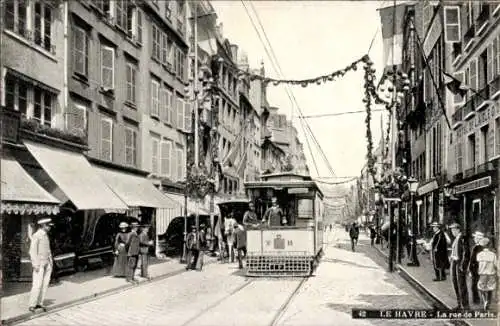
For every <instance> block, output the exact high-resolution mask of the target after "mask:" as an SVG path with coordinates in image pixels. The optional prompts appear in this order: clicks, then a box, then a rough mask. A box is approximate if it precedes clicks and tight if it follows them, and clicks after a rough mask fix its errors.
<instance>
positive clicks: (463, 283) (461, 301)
mask: <svg viewBox="0 0 500 326" xmlns="http://www.w3.org/2000/svg"><path fill="white" fill-rule="evenodd" d="M450 229H451V232H452V233H453V236H454V237H455V239H454V240H453V244H452V245H451V256H450V261H451V278H452V282H453V289H454V290H455V295H456V297H457V303H458V306H457V309H462V310H466V309H469V293H468V291H467V278H466V275H467V266H468V265H469V257H470V253H469V248H468V245H467V240H466V239H465V237H464V235H463V234H462V232H461V231H460V225H459V224H458V223H453V224H451V225H450Z"/></svg>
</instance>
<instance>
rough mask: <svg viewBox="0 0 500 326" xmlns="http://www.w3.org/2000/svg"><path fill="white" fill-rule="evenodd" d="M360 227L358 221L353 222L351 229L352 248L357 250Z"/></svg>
mask: <svg viewBox="0 0 500 326" xmlns="http://www.w3.org/2000/svg"><path fill="white" fill-rule="evenodd" d="M358 236H359V229H358V227H357V226H356V223H355V222H353V223H352V225H351V228H350V229H349V237H350V238H351V249H352V251H356V250H355V245H356V244H357V243H358Z"/></svg>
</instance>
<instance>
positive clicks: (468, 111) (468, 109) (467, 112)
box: [462, 96, 476, 120]
mask: <svg viewBox="0 0 500 326" xmlns="http://www.w3.org/2000/svg"><path fill="white" fill-rule="evenodd" d="M475 103H476V96H472V97H471V98H470V99H469V100H468V101H467V103H465V105H464V106H462V110H463V120H467V119H469V118H470V117H472V116H474V115H475V114H476V112H475V110H474V109H475V107H476V105H475Z"/></svg>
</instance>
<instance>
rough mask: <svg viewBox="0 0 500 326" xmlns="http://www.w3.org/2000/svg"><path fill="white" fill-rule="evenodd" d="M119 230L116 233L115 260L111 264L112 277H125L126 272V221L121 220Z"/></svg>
mask: <svg viewBox="0 0 500 326" xmlns="http://www.w3.org/2000/svg"><path fill="white" fill-rule="evenodd" d="M118 227H119V228H120V231H119V232H118V234H117V235H116V238H115V245H114V249H115V250H114V253H115V262H114V264H113V271H112V274H113V276H114V277H125V276H126V274H127V248H126V247H127V241H128V231H127V228H128V223H127V222H121V223H120V225H119V226H118Z"/></svg>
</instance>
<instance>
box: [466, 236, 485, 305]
mask: <svg viewBox="0 0 500 326" xmlns="http://www.w3.org/2000/svg"><path fill="white" fill-rule="evenodd" d="M472 237H473V239H474V247H472V250H471V254H470V261H469V273H470V277H471V284H470V290H471V292H472V302H473V303H475V304H479V303H480V299H479V292H478V290H477V282H478V281H479V274H478V268H479V263H478V262H477V255H478V254H479V253H480V252H481V250H483V246H481V244H480V243H479V242H480V241H481V239H482V238H484V234H483V233H482V232H479V231H476V232H474V234H473V235H472Z"/></svg>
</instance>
